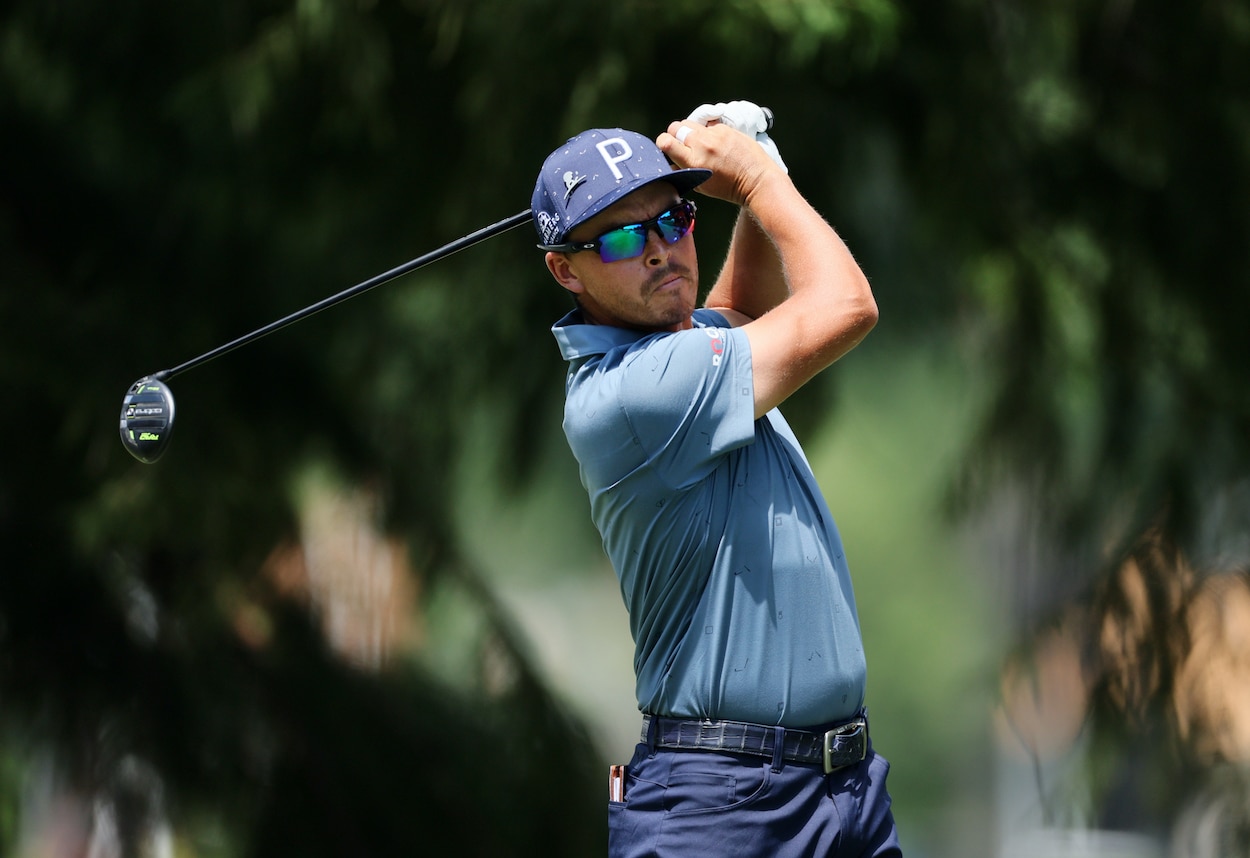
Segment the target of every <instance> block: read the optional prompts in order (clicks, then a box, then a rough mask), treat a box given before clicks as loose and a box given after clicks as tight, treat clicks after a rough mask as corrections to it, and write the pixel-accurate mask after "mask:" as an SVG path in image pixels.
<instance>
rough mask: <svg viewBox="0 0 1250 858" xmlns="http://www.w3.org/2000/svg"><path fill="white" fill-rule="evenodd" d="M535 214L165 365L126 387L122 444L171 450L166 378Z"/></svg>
mask: <svg viewBox="0 0 1250 858" xmlns="http://www.w3.org/2000/svg"><path fill="white" fill-rule="evenodd" d="M532 217H533V212H531V211H530V210H529V209H526V210H525V211H523V212H518V213H517V214H515V215H513V216H512V217H509V218H505V219H504V220H501V221H498V222H497V223H493V224H491V225H490V226H486V227H482V228H481V229H479V230H477V231H476V232H471V233H469V234H468V235H466V236H464V237H463V238H459V239H456V240H455V241H453V242H451V243H449V244H446V245H444V246H442V247H440V248H438V249H437V250H433V251H430V252H429V253H427V254H425V255H424V256H419V257H417V258H416V259H413V260H411V261H409V262H405V263H404V264H403V265H400V266H399V267H398V268H392V269H391V270H390V271H386V272H383V273H382V274H379V275H377V276H376V277H372V278H370V279H369V280H366V281H364V282H363V283H358V284H356V285H355V286H352V287H351V288H350V289H344V290H343V291H342V292H339V293H338V294H336V295H331V296H330V297H329V298H325V299H323V300H321V301H318V302H317V303H316V304H312V305H310V306H308V307H305V308H304V309H302V310H298V311H296V312H294V313H292V314H291V315H289V316H285V317H283V318H281V319H278V320H277V321H276V322H271V323H269V324H268V325H265V326H264V327H263V328H258V329H257V330H255V331H252V332H251V333H250V334H245V335H244V336H241V337H239V338H238V339H236V340H231V341H230V342H228V343H226V344H225V345H221V346H218V347H217V348H215V349H212V350H211V351H207V352H205V353H204V354H202V355H200V356H199V357H195V358H192V359H191V360H189V361H187V362H185V363H181V364H178V365H177V366H175V367H173V368H172V369H163V370H161V371H160V372H156V373H152V374H151V375H145V376H144V377H143V378H141V379H139V380H138V381H136V382H135V383H134V384H132V385H130V387H129V389H127V391H126V396H125V398H124V399H123V400H122V411H121V427H120V431H121V438H122V446H124V447H125V448H126V450H127V452H129V453H130V455H132V456H134V457H135V458H136V459H138V460H139V461H140V462H144V463H145V464H149V465H150V464H152V463H153V462H155V461H156V460H157V459H159V458H160V457H161V455H162V454H163V453H164V452H165V448H166V447H168V446H169V438H170V436H171V435H172V433H173V428H174V395H173V393H172V392H171V391H170V389H169V385H167V384H166V383H165V382H166V381H168V380H169V379H171V378H173V377H174V376H176V375H180V374H182V373H184V372H186V371H187V370H189V369H194V368H195V367H197V366H201V365H203V364H206V363H208V362H209V361H210V360H213V359H214V358H218V357H221V356H222V355H224V354H226V353H227V352H232V351H234V350H235V349H237V348H239V347H240V346H245V345H247V344H248V343H251V342H254V341H255V340H259V339H260V338H261V337H264V336H268V335H269V334H272V333H273V332H274V331H279V330H281V329H282V328H285V327H286V326H287V325H291V324H294V323H295V322H298V321H300V320H302V319H307V318H308V317H309V316H312V315H313V314H315V313H320V312H321V311H322V310H326V309H329V308H330V307H333V306H335V305H336V304H341V303H342V302H344V301H346V300H347V299H348V298H354V297H356V296H357V295H359V294H361V293H362V292H367V291H369V290H370V289H373V288H374V287H376V286H381V285H382V284H383V283H387V282H389V281H391V280H394V279H395V278H396V277H402V276H403V275H405V274H408V273H410V272H412V271H416V270H417V269H418V268H421V267H422V266H425V265H429V264H430V263H431V262H437V261H438V260H440V259H445V258H446V257H448V256H451V255H452V254H453V253H455V252H457V251H460V250H464V249H465V248H466V247H472V246H473V245H475V244H477V243H478V242H480V241H485V240H486V239H488V238H492V237H494V236H496V235H500V234H501V233H505V232H507V231H508V230H510V229H514V228H516V227H518V226H520V225H521V224H524V223H528V222H529V221H530V220H531V219H532Z"/></svg>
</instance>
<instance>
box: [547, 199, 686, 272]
mask: <svg viewBox="0 0 1250 858" xmlns="http://www.w3.org/2000/svg"><path fill="white" fill-rule="evenodd" d="M697 210H698V209H697V208H696V207H695V204H694V203H692V202H690V200H681V201H680V202H678V203H677V205H675V206H673V207H672V208H670V209H666V210H665V211H662V212H660V213H659V214H658V215H656V216H655V217H653V218H651V219H650V220H644V221H643V222H642V223H631V224H626V225H625V226H618V227H617V228H616V229H613V230H609V231H608V232H605V233H604V234H603V235H601V236H599V237H598V238H597V239H595V240H594V241H572V242H568V243H565V244H540V245H539V248H541V249H542V250H554V251H557V252H560V253H576V252H577V251H579V250H597V251H599V258H600V259H602V260H603V261H604V262H620V261H621V260H622V259H634V258H635V257H638V256H642V252H643V250H644V248H646V246H647V233H648V232H650V231H651V230H653V229H654V230H655V231H656V233H657V234H658V235H659V236H660V238H662V239H663V240H664V241H665V243H667V244H676V243H677V242H679V241H681V240H682V239H683V238H685V237H686V235H687V234H688V233H689V232H690V230H692V229H694V213H695V212H696V211H697Z"/></svg>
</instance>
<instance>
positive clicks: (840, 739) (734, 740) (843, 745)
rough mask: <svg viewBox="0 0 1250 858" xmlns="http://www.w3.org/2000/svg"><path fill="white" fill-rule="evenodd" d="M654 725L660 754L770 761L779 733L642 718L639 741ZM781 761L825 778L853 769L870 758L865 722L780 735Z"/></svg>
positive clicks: (738, 725) (726, 724) (724, 724)
mask: <svg viewBox="0 0 1250 858" xmlns="http://www.w3.org/2000/svg"><path fill="white" fill-rule="evenodd" d="M653 718H654V719H655V721H656V725H655V743H656V745H657V746H658V747H661V748H685V749H689V750H703V751H727V752H729V753H733V754H751V755H753V756H757V757H771V756H773V750H774V748H775V747H776V744H775V743H776V738H777V728H776V727H769V726H767V725H765V724H748V723H745V722H743V721H683V720H681V719H678V718H661V717H656V716H653V715H643V716H642V741H643V742H647V741H650V739H649V736H648V734H649V732H650V730H651V720H652V719H653ZM782 743H783V744H782V757H783V758H784V759H786V760H789V761H791V762H796V763H823V764H824V767H825V773H826V774H828V773H829V772H834V771H837V770H838V769H841V768H845V767H847V766H852V765H855V764H856V763H858V762H860V761H861V760H863V759H864V757H865V756H867V754H868V716H867V713H861V714H860V715H859V716H857V717H856V718H855V719H853V720H851V721H848V722H847V723H846V724H843V725H841V726H838V727H834V728H833V729H831V730H824V731H812V730H791V729H788V728H787V729H785V730H784V731H783V732H782Z"/></svg>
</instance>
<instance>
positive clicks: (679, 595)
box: [532, 102, 901, 858]
mask: <svg viewBox="0 0 1250 858" xmlns="http://www.w3.org/2000/svg"><path fill="white" fill-rule="evenodd" d="M767 125H768V122H767V117H766V114H765V112H764V111H763V110H762V109H761V108H759V107H757V106H755V105H753V104H750V103H749V102H730V103H728V104H719V105H703V106H702V107H701V108H699V109H698V110H696V111H695V112H694V113H693V114H692V115H691V117H690V118H689V119H687V120H685V121H682V122H674V123H672V124H671V125H670V126H669V127H668V130H667V131H666V132H665V133H662V134H660V135H659V137H658V138H656V139H655V140H654V141H652V140H651V139H650V138H648V137H645V136H643V135H641V134H637V133H634V132H631V131H626V130H623V129H620V128H612V129H592V130H589V131H586V132H584V133H582V134H579V135H577V136H576V137H574V138H572V139H571V140H569V141H568V142H567V143H566V144H564V145H563V146H561V147H560V148H558V149H557V150H556V151H554V152H553V153H552V154H551V155H550V156H549V157H548V158H547V160H546V162H545V163H544V164H543V167H542V172H541V173H540V175H539V177H538V181H537V184H536V187H535V189H534V196H533V201H532V207H533V211H534V218H535V224H536V227H537V229H538V231H539V235H540V238H541V242H542V243H541V244H540V245H539V246H540V248H542V249H543V250H545V251H546V256H545V260H546V264H547V268H548V270H549V271H550V272H551V275H552V276H553V277H554V278H555V279H556V282H557V283H559V284H560V285H561V286H563V287H564V288H565V289H567V290H568V291H569V292H570V293H571V294H572V296H573V298H574V299H575V301H576V309H574V310H573V311H572V312H570V313H569V314H568V315H567V316H565V317H564V318H563V319H561V320H560V321H559V322H558V323H556V325H555V326H554V328H553V329H552V330H553V332H554V334H555V337H556V340H557V342H558V343H559V346H560V350H561V352H562V353H563V355H564V357H565V359H566V360H567V361H568V364H569V368H568V376H567V399H566V403H565V411H564V430H565V434H566V436H567V438H568V442H569V445H570V446H571V448H572V450H573V453H574V455H575V456H576V457H577V461H578V463H579V466H580V472H581V479H582V482H583V484H584V485H585V487H586V491H587V492H588V493H589V496H590V507H591V514H592V517H593V519H594V522H595V524H596V526H597V527H598V529H599V532H600V534H601V535H602V538H603V544H604V548H605V550H606V551H607V554H608V556H609V558H610V559H611V562H612V565H613V567H614V569H615V570H616V574H617V576H618V577H619V579H620V586H621V593H622V596H623V597H624V600H625V607H626V608H627V610H628V612H629V622H630V630H631V632H632V634H633V638H634V643H635V648H636V649H635V655H634V669H635V673H636V679H637V694H638V706H639V709H640V710H641V712H642V719H641V721H642V726H641V731H640V743H639V744H638V746H637V748H636V749H635V752H634V755H633V758H632V759H631V760H630V762H629V764H628V766H627V767H625V768H623V769H621V768H619V767H614V769H616V772H615V773H616V774H619V775H620V777H619V778H616V779H615V783H614V785H613V788H612V791H611V792H610V794H609V803H608V820H609V823H608V826H609V838H608V839H609V853H610V855H612V856H622V858H624V857H625V856H631V857H632V856H680V858H689V856H699V855H717V856H729V855H733V856H767V858H778V856H794V858H811V856H831V855H836V856H843V855H845V856H897V855H900V854H901V853H900V851H899V846H898V840H897V835H896V833H895V827H894V819H893V815H892V813H891V810H890V798H889V794H888V793H887V791H886V783H885V781H886V773H887V771H888V770H889V764H888V763H887V762H886V761H885V759H883V758H882V757H879V756H877V755H876V754H875V753H874V752H873V749H872V745H871V743H870V741H869V736H868V720H867V714H866V712H865V710H864V682H865V660H864V651H863V644H862V641H861V637H860V630H859V619H858V616H857V613H856V608H855V598H854V595H853V593H852V590H851V578H850V572H849V570H848V567H847V560H846V556H845V554H844V553H843V550H842V540H841V538H840V536H839V535H838V530H837V528H836V526H835V525H834V521H833V516H832V515H831V514H830V512H829V508H828V506H827V505H826V503H825V500H824V498H823V496H822V494H821V491H820V488H819V487H818V486H817V484H816V481H815V478H814V476H813V474H812V470H811V468H810V466H809V465H808V463H807V460H806V458H805V456H804V454H803V451H802V449H801V448H800V446H799V443H798V441H797V440H796V439H795V437H794V434H793V433H792V432H791V430H790V428H789V426H788V425H787V424H786V422H785V420H784V419H783V418H782V416H781V413H780V412H779V411H778V410H777V408H778V406H779V405H781V404H782V403H783V402H784V401H785V400H786V398H787V397H789V396H790V395H791V394H792V393H794V392H795V391H796V390H798V389H799V388H800V387H801V386H803V385H804V384H805V383H807V381H808V380H810V379H811V378H812V377H813V376H815V375H816V374H817V373H818V372H820V371H821V370H822V369H824V368H825V367H827V366H829V364H831V363H833V362H834V361H835V360H837V359H838V358H839V357H841V356H842V355H844V354H846V353H847V352H848V351H850V350H851V349H852V348H854V346H855V345H856V344H857V343H859V342H860V340H862V339H863V338H864V336H865V335H866V334H867V333H868V332H869V331H870V330H871V329H872V327H873V325H874V324H875V323H876V321H877V307H876V303H875V301H874V300H873V296H872V292H871V290H870V288H869V285H868V281H867V279H866V278H865V277H864V274H863V273H862V272H861V271H860V269H859V266H858V265H857V264H856V262H855V260H854V259H853V258H852V257H851V254H850V253H849V252H848V250H847V248H846V246H845V245H844V244H843V243H842V241H841V239H839V237H838V236H837V234H836V233H835V232H834V230H833V229H832V228H831V227H830V226H829V225H828V224H827V223H826V222H825V221H824V220H823V219H822V218H821V216H820V215H819V214H818V213H817V212H816V211H815V210H814V209H813V208H812V207H811V205H809V204H808V203H807V201H806V200H804V198H803V197H802V196H801V195H800V194H799V192H798V191H797V190H796V189H795V186H794V184H793V182H792V181H791V179H790V176H789V174H788V172H787V170H786V168H785V165H784V162H783V161H782V160H781V158H780V155H779V154H778V152H777V149H776V146H775V145H774V144H773V141H772V140H771V139H770V138H769V137H768V135H767ZM674 165H675V166H674ZM696 188H697V189H698V192H699V194H701V195H705V196H707V197H714V198H717V199H720V200H725V201H728V202H729V203H732V204H734V205H736V206H738V207H739V214H738V218H737V222H736V224H735V226H734V231H733V236H732V239H731V241H730V244H729V249H728V253H727V255H726V256H725V258H724V263H723V265H722V267H721V270H720V273H719V275H718V276H717V277H716V279H715V281H714V282H713V283H712V286H711V288H710V290H709V291H708V293H707V298H706V300H705V302H704V305H703V307H702V308H699V307H698V306H697V301H698V295H699V283H700V281H699V262H698V259H697V258H696V254H695V244H694V226H695V222H696V216H697V200H696V199H692V196H693V195H692V191H694V190H695V189H696Z"/></svg>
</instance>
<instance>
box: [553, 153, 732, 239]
mask: <svg viewBox="0 0 1250 858" xmlns="http://www.w3.org/2000/svg"><path fill="white" fill-rule="evenodd" d="M710 178H712V171H711V170H704V169H701V168H696V167H689V168H685V169H681V170H673V171H672V172H670V173H666V174H664V175H663V176H650V177H648V178H646V179H643V180H642V181H640V182H634V183H631V184H628V185H622V186H621V187H619V188H617V189H616V190H615V191H613V192H612V193H610V194H604V195H603V196H602V197H601V198H600V199H598V200H596V201H595V204H594V205H592V206H590V207H589V208H588V209H586V211H585V212H583V213H582V216H581V217H579V218H578V219H577V220H576V221H573V222H572V223H570V224H569V225H568V226H567V227H566V228H565V229H564V235H565V236H567V235H568V234H569V233H570V232H572V231H573V230H574V229H576V228H577V227H578V226H579V225H581V224H583V223H585V222H586V221H588V220H590V219H591V218H592V217H594V216H595V215H597V214H599V213H600V212H601V211H603V210H604V209H606V208H608V207H609V206H612V205H614V204H615V203H617V202H619V201H620V200H622V199H624V198H625V197H627V196H629V195H630V194H632V193H633V192H634V191H637V190H639V189H641V188H645V187H646V186H647V185H654V184H655V183H656V182H668V183H669V184H670V185H672V186H673V187H675V188H676V189H677V193H679V194H684V193H686V191H691V190H694V189H695V188H697V187H698V186H699V185H701V184H703V183H704V182H706V181H707V180H708V179H710Z"/></svg>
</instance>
